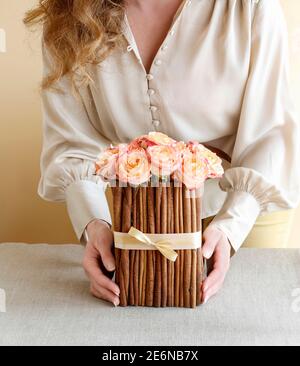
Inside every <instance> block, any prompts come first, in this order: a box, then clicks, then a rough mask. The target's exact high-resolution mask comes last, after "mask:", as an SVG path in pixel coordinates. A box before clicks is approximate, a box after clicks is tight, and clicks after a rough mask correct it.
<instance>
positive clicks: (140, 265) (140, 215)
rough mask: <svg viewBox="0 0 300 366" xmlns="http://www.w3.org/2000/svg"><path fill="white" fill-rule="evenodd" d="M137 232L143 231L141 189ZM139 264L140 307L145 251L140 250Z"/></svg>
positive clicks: (140, 191) (140, 303) (141, 191)
mask: <svg viewBox="0 0 300 366" xmlns="http://www.w3.org/2000/svg"><path fill="white" fill-rule="evenodd" d="M138 194H139V212H138V214H139V224H140V225H139V230H140V231H144V212H143V211H144V207H143V204H144V200H143V187H142V186H140V187H139V193H138ZM139 252H140V264H139V270H140V273H139V305H142V297H143V283H144V275H145V273H144V272H145V268H144V264H145V258H144V257H145V251H144V250H140V251H139Z"/></svg>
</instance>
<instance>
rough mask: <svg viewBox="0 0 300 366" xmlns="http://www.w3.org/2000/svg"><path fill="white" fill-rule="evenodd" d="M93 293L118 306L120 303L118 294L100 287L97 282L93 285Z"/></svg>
mask: <svg viewBox="0 0 300 366" xmlns="http://www.w3.org/2000/svg"><path fill="white" fill-rule="evenodd" d="M91 293H92V295H94V296H95V297H97V298H99V299H103V300H106V301H109V302H111V303H112V304H114V305H115V306H118V305H119V303H120V300H119V297H118V296H116V295H115V294H113V293H112V292H110V291H109V290H107V289H105V288H101V287H99V286H98V285H97V284H92V285H91Z"/></svg>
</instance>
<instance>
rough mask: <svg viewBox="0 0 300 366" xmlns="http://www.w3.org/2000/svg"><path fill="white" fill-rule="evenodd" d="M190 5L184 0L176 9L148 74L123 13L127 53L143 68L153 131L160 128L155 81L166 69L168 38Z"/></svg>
mask: <svg viewBox="0 0 300 366" xmlns="http://www.w3.org/2000/svg"><path fill="white" fill-rule="evenodd" d="M191 3H192V0H185V1H184V2H183V4H182V5H180V7H179V8H178V10H177V12H176V14H175V16H174V18H173V22H172V24H171V26H170V29H169V31H168V34H167V35H166V37H165V39H164V40H163V42H162V44H161V46H160V48H159V50H158V51H157V53H156V55H155V57H154V59H153V61H152V64H151V67H150V70H149V73H147V71H146V69H145V67H144V65H143V62H142V59H141V56H140V53H139V50H138V47H137V44H136V41H135V38H134V35H133V32H132V31H131V28H130V24H129V21H128V18H127V16H126V13H125V29H124V35H125V37H126V39H127V42H128V47H127V51H128V52H131V51H133V52H134V54H135V56H136V58H137V60H138V62H139V64H140V65H141V67H142V68H143V71H144V75H145V81H146V83H147V94H148V98H149V104H148V109H149V111H150V116H151V124H152V127H151V128H153V129H154V130H155V131H159V129H160V126H161V117H160V110H159V98H158V88H157V85H156V81H155V80H156V79H157V78H158V77H159V71H160V70H159V69H161V68H162V67H167V65H166V63H165V62H164V61H165V59H164V55H165V53H166V51H167V50H168V49H169V47H170V43H171V40H170V38H171V37H173V36H174V35H175V31H176V25H177V23H178V20H179V19H180V17H181V15H182V13H183V11H184V8H185V7H188V6H190V5H191ZM162 70H163V69H162Z"/></svg>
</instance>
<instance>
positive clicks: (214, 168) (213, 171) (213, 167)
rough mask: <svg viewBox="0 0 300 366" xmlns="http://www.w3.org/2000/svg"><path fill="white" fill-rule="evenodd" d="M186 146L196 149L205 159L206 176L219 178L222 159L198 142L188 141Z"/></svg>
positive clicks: (222, 172) (221, 171)
mask: <svg viewBox="0 0 300 366" xmlns="http://www.w3.org/2000/svg"><path fill="white" fill-rule="evenodd" d="M188 147H189V149H190V150H191V151H193V152H196V151H198V152H199V153H200V154H201V155H202V156H203V157H205V158H206V159H207V164H208V174H207V178H219V177H221V176H222V175H223V174H224V169H223V166H222V159H221V158H219V157H218V155H217V154H216V153H214V152H213V151H211V150H209V149H208V148H206V147H205V146H204V145H202V144H199V143H198V142H193V141H192V142H189V143H188Z"/></svg>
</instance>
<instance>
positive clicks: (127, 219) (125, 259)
mask: <svg viewBox="0 0 300 366" xmlns="http://www.w3.org/2000/svg"><path fill="white" fill-rule="evenodd" d="M123 190H124V194H123V207H122V232H125V233H127V232H128V231H129V229H130V226H131V205H132V194H131V187H130V186H127V187H124V188H123ZM121 271H122V272H123V273H122V275H123V280H124V286H125V295H126V305H127V303H128V298H129V250H125V249H122V251H121ZM120 303H121V299H120ZM124 306H125V305H124Z"/></svg>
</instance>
